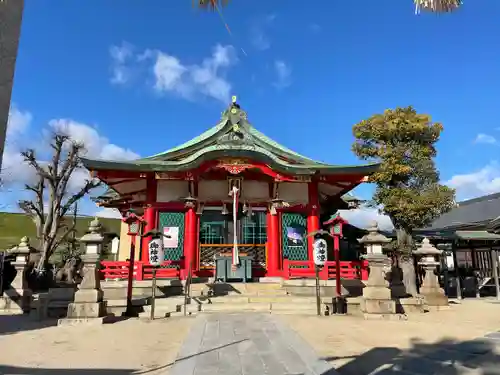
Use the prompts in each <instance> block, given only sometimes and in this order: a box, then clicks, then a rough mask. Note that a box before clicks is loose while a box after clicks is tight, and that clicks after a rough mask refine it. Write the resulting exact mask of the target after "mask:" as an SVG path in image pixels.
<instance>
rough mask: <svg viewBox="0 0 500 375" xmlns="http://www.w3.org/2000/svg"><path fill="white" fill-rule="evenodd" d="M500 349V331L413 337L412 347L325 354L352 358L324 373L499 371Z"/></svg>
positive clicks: (489, 374) (486, 374)
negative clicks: (430, 339)
mask: <svg viewBox="0 0 500 375" xmlns="http://www.w3.org/2000/svg"><path fill="white" fill-rule="evenodd" d="M457 329H459V328H458V327H457ZM497 335H498V336H497ZM495 349H496V350H495ZM498 353H500V333H494V334H491V335H486V336H485V337H483V338H480V339H476V340H471V341H462V342H460V341H452V340H443V341H440V342H437V343H433V344H426V343H422V342H420V341H418V340H413V342H412V347H411V348H410V349H405V350H401V349H398V348H393V347H383V348H374V349H372V350H369V351H367V352H366V353H363V354H361V355H359V356H352V357H327V358H323V359H324V360H326V361H335V360H339V359H347V360H349V359H350V361H349V362H348V363H346V364H344V365H341V366H339V367H337V369H336V370H331V371H327V372H325V373H323V374H321V375H334V374H338V373H340V374H341V375H371V374H377V375H393V374H394V375H396V374H399V375H401V374H419V375H467V374H474V375H499V374H500V356H499V355H498Z"/></svg>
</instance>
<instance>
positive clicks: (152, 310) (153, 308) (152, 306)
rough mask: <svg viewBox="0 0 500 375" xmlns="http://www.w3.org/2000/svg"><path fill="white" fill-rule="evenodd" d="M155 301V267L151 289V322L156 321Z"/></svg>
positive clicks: (154, 268)
mask: <svg viewBox="0 0 500 375" xmlns="http://www.w3.org/2000/svg"><path fill="white" fill-rule="evenodd" d="M155 301H156V266H155V267H153V283H152V287H151V316H150V319H151V320H155Z"/></svg>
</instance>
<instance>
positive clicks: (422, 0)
mask: <svg viewBox="0 0 500 375" xmlns="http://www.w3.org/2000/svg"><path fill="white" fill-rule="evenodd" d="M414 3H415V14H418V13H420V11H422V10H423V11H428V12H434V13H448V12H452V11H454V10H456V9H458V8H459V7H460V6H461V5H462V3H463V2H462V0H414Z"/></svg>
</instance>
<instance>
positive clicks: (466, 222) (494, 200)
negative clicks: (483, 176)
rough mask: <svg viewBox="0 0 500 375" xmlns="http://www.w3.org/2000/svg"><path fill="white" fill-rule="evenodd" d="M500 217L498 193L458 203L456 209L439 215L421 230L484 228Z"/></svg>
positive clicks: (499, 194) (499, 197) (499, 195)
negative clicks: (477, 226)
mask: <svg viewBox="0 0 500 375" xmlns="http://www.w3.org/2000/svg"><path fill="white" fill-rule="evenodd" d="M499 216H500V193H495V194H490V195H485V196H482V197H479V198H474V199H469V200H466V201H462V202H458V204H457V207H455V208H453V209H452V210H451V211H449V212H447V213H445V214H443V215H441V216H440V217H438V218H437V219H436V220H434V222H433V223H432V224H431V225H429V226H428V227H426V228H423V229H422V230H439V229H452V228H457V229H459V228H461V227H462V228H463V227H469V226H474V225H482V226H485V225H486V224H488V223H489V222H490V221H492V220H494V219H496V218H497V217H499Z"/></svg>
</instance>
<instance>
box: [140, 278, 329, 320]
mask: <svg viewBox="0 0 500 375" xmlns="http://www.w3.org/2000/svg"><path fill="white" fill-rule="evenodd" d="M331 300H332V297H331V296H330V297H327V296H322V304H321V309H322V312H324V308H325V307H324V306H325V305H324V304H325V303H328V302H331ZM185 309H186V311H185V312H184V296H172V297H166V298H158V299H156V302H155V318H164V317H172V316H183V315H184V314H186V315H195V314H199V313H201V312H204V313H216V312H226V313H231V312H234V313H238V312H265V313H271V314H304V315H315V314H316V297H315V296H314V295H310V294H309V293H304V295H293V294H291V293H290V292H289V291H288V290H287V287H286V286H285V285H282V284H281V283H246V284H245V283H220V284H219V283H217V284H203V283H201V284H192V286H191V298H190V299H189V301H188V304H186V306H185ZM143 310H144V312H142V313H140V314H139V316H140V317H143V318H149V317H150V314H151V305H149V304H148V305H145V306H143Z"/></svg>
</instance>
